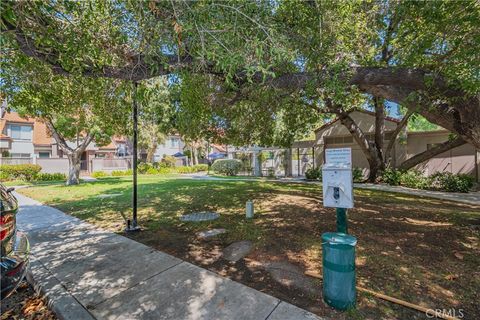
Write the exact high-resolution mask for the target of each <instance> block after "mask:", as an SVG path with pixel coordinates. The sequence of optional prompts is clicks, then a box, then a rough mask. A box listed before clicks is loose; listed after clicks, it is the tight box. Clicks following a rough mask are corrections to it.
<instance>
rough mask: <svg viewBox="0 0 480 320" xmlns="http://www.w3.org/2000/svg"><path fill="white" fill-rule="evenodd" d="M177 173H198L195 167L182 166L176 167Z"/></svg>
mask: <svg viewBox="0 0 480 320" xmlns="http://www.w3.org/2000/svg"><path fill="white" fill-rule="evenodd" d="M175 171H176V172H178V173H193V172H196V171H195V168H194V167H187V166H181V167H176V168H175Z"/></svg>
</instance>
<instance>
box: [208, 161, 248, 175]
mask: <svg viewBox="0 0 480 320" xmlns="http://www.w3.org/2000/svg"><path fill="white" fill-rule="evenodd" d="M241 168H242V162H241V161H240V160H237V159H218V160H216V161H215V162H214V163H213V164H212V170H213V171H215V172H216V173H218V174H224V175H227V176H236V175H237V174H238V172H239V171H240V169H241Z"/></svg>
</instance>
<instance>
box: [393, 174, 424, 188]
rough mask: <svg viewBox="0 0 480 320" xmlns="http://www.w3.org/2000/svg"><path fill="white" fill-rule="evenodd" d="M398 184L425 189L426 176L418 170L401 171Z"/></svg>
mask: <svg viewBox="0 0 480 320" xmlns="http://www.w3.org/2000/svg"><path fill="white" fill-rule="evenodd" d="M400 184H401V185H402V186H405V187H407V188H413V189H427V188H428V187H429V181H428V178H427V177H425V176H424V175H423V174H422V172H420V171H418V170H408V171H406V172H404V173H402V175H401V176H400Z"/></svg>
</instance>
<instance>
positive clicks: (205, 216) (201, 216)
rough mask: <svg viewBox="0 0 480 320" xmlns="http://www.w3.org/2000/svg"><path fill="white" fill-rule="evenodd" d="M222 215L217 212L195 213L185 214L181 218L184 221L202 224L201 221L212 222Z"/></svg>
mask: <svg viewBox="0 0 480 320" xmlns="http://www.w3.org/2000/svg"><path fill="white" fill-rule="evenodd" d="M219 217H220V215H219V214H218V213H216V212H195V213H189V214H185V215H183V216H181V217H180V220H182V221H189V222H200V221H210V220H215V219H218V218H219Z"/></svg>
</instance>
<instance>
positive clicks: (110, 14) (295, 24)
mask: <svg viewBox="0 0 480 320" xmlns="http://www.w3.org/2000/svg"><path fill="white" fill-rule="evenodd" d="M1 21H2V22H1V23H2V30H3V32H2V37H3V39H4V41H3V43H8V46H7V47H8V48H9V50H16V51H20V52H22V53H23V54H24V55H26V56H29V57H32V58H34V59H37V60H38V61H42V62H43V63H45V64H47V65H49V66H50V67H51V68H52V70H53V71H54V72H57V73H60V74H78V75H85V76H90V77H107V78H116V79H128V80H133V81H139V80H143V79H147V78H151V77H155V76H158V75H166V74H172V73H178V72H180V71H182V72H190V73H209V74H211V75H213V76H215V77H216V78H218V80H219V81H220V82H221V83H222V87H223V90H224V91H225V92H229V91H231V92H237V94H238V92H241V93H243V92H249V90H246V91H245V90H243V89H242V88H248V87H252V86H258V85H263V86H267V87H270V88H273V89H275V90H278V92H279V94H280V93H294V94H298V96H301V97H302V98H300V99H321V100H324V99H325V98H328V99H331V100H333V101H334V102H335V105H336V106H338V107H339V108H341V109H342V110H348V108H351V107H354V106H355V102H356V101H357V100H356V97H357V95H359V94H360V95H361V94H369V95H373V96H375V97H378V98H384V99H387V100H390V101H394V102H397V103H400V104H402V105H403V106H405V107H407V108H409V109H410V110H412V111H415V112H418V113H419V114H421V115H422V116H424V117H425V118H426V119H427V120H429V121H430V122H432V123H435V124H438V125H440V126H442V127H444V128H446V129H448V130H450V131H452V132H454V133H455V134H457V135H458V136H459V137H461V138H462V139H464V140H465V141H467V142H469V143H472V144H473V145H475V146H476V147H478V148H480V99H479V83H480V77H479V61H480V58H479V52H480V50H479V48H480V44H479V42H480V36H479V29H480V28H478V25H479V24H480V10H479V3H478V2H477V1H463V2H457V1H442V2H433V1H431V2H393V1H372V2H352V1H278V2H275V1H255V2H253V1H252V2H237V1H198V2H189V1H182V2H175V1H172V2H167V1H145V2H138V1H96V2H93V3H92V2H89V3H86V2H70V1H65V2H58V1H47V2H41V3H40V2H9V1H6V2H3V3H2V20H1ZM379 56H380V57H381V58H379ZM233 96H235V94H233ZM242 98H244V97H242ZM245 98H246V99H248V97H245ZM238 100H240V99H238V98H237V99H236V101H238Z"/></svg>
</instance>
